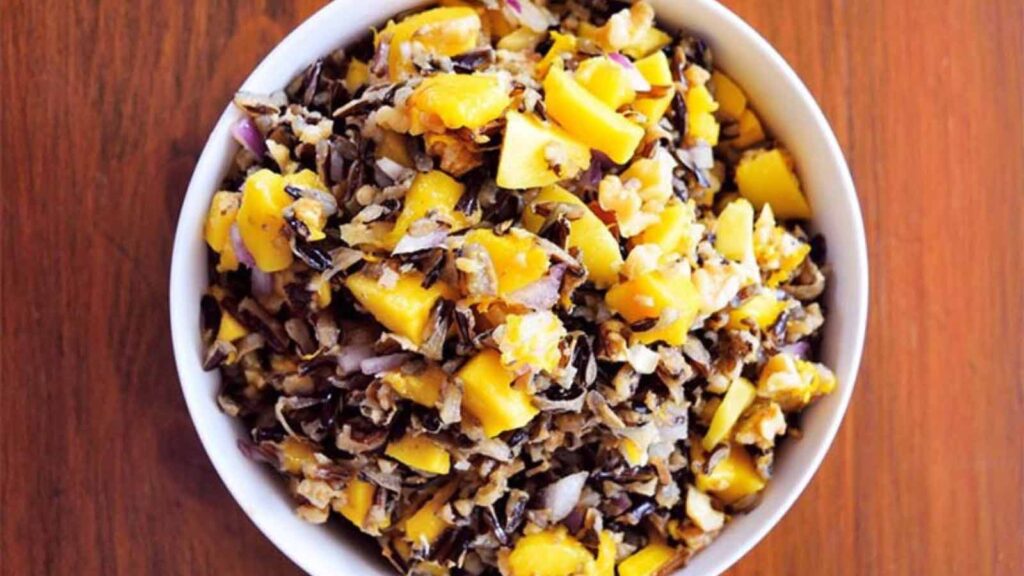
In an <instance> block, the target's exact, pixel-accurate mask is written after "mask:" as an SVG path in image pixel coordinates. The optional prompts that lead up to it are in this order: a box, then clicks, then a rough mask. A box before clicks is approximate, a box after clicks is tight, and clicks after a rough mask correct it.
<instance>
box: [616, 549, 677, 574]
mask: <svg viewBox="0 0 1024 576" xmlns="http://www.w3.org/2000/svg"><path fill="white" fill-rule="evenodd" d="M676 554H677V552H676V549H675V548H673V547H671V546H669V545H668V544H665V543H664V542H652V543H650V544H648V545H647V546H644V547H643V548H641V549H640V550H638V551H637V552H635V553H634V554H633V555H632V556H630V557H628V558H626V559H625V560H623V561H622V562H621V563H620V564H619V576H655V574H658V570H660V569H661V567H662V566H664V565H665V564H668V563H669V562H670V561H671V560H672V559H673V558H675V557H676Z"/></svg>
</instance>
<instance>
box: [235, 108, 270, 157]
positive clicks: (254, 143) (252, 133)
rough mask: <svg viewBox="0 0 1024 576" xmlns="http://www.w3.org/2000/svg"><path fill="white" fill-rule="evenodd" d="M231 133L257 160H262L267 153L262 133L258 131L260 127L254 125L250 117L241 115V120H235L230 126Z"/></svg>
mask: <svg viewBox="0 0 1024 576" xmlns="http://www.w3.org/2000/svg"><path fill="white" fill-rule="evenodd" d="M231 135H232V136H234V137H235V140H237V141H238V143H239V144H241V145H242V146H244V147H245V149H246V150H248V151H249V152H251V153H252V155H253V156H255V157H256V159H257V160H263V157H264V156H266V155H267V142H266V141H265V140H264V139H263V134H261V133H260V129H259V128H257V127H256V123H255V122H253V121H252V118H249V117H248V116H243V117H242V119H241V120H239V121H238V122H235V123H234V124H233V125H232V126H231Z"/></svg>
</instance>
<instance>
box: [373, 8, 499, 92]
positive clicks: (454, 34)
mask: <svg viewBox="0 0 1024 576" xmlns="http://www.w3.org/2000/svg"><path fill="white" fill-rule="evenodd" d="M481 26H482V23H481V22H480V16H479V15H478V14H477V12H476V10H474V9H472V8H469V7H444V8H433V9H431V10H425V11H423V12H419V13H416V14H413V15H412V16H409V17H407V18H405V19H404V20H402V21H401V22H399V23H395V22H394V21H391V22H388V25H387V26H386V27H385V28H384V30H382V31H381V32H380V33H379V34H378V35H377V37H376V42H375V46H376V45H379V44H380V43H381V42H384V41H386V42H388V44H389V47H388V74H389V75H390V76H391V80H392V81H398V80H401V79H403V78H405V77H406V76H407V75H408V74H409V73H411V72H412V71H413V69H414V68H413V64H412V61H411V59H410V58H409V56H410V55H411V54H412V53H413V51H414V45H415V44H418V45H419V47H422V49H423V50H425V51H426V52H427V53H428V54H431V55H437V56H455V55H457V54H461V53H463V52H468V51H470V50H472V49H473V48H475V47H476V44H477V40H478V38H479V36H480V28H481Z"/></svg>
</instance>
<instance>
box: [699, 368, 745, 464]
mask: <svg viewBox="0 0 1024 576" xmlns="http://www.w3.org/2000/svg"><path fill="white" fill-rule="evenodd" d="M756 396H757V389H756V388H754V385H753V384H751V383H750V381H749V380H747V379H746V378H737V379H735V380H733V381H732V384H730V385H729V389H728V390H727V391H726V392H725V397H724V398H722V402H721V403H720V404H719V405H718V408H717V409H715V414H714V416H712V417H711V425H710V426H708V433H707V434H705V435H704V439H703V440H702V441H701V442H702V444H701V445H702V446H703V447H704V449H705V450H707V451H708V452H710V451H711V450H713V449H714V448H715V446H717V445H718V444H719V443H720V442H723V441H725V440H726V439H727V438H728V436H729V433H730V432H732V427H733V426H735V425H736V421H737V420H739V419H740V416H741V415H742V414H743V411H744V410H746V409H747V408H748V407H750V405H751V404H752V403H753V402H754V398H755V397H756Z"/></svg>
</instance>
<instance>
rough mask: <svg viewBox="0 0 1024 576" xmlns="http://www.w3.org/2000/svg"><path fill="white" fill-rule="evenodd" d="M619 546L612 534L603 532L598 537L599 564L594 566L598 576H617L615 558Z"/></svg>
mask: <svg viewBox="0 0 1024 576" xmlns="http://www.w3.org/2000/svg"><path fill="white" fill-rule="evenodd" d="M616 554H618V546H617V543H616V542H615V538H614V537H613V536H612V533H611V532H609V531H607V530H602V531H601V533H600V534H598V535H597V562H596V563H595V565H594V568H595V569H596V570H595V573H596V576H615V556H616Z"/></svg>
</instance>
